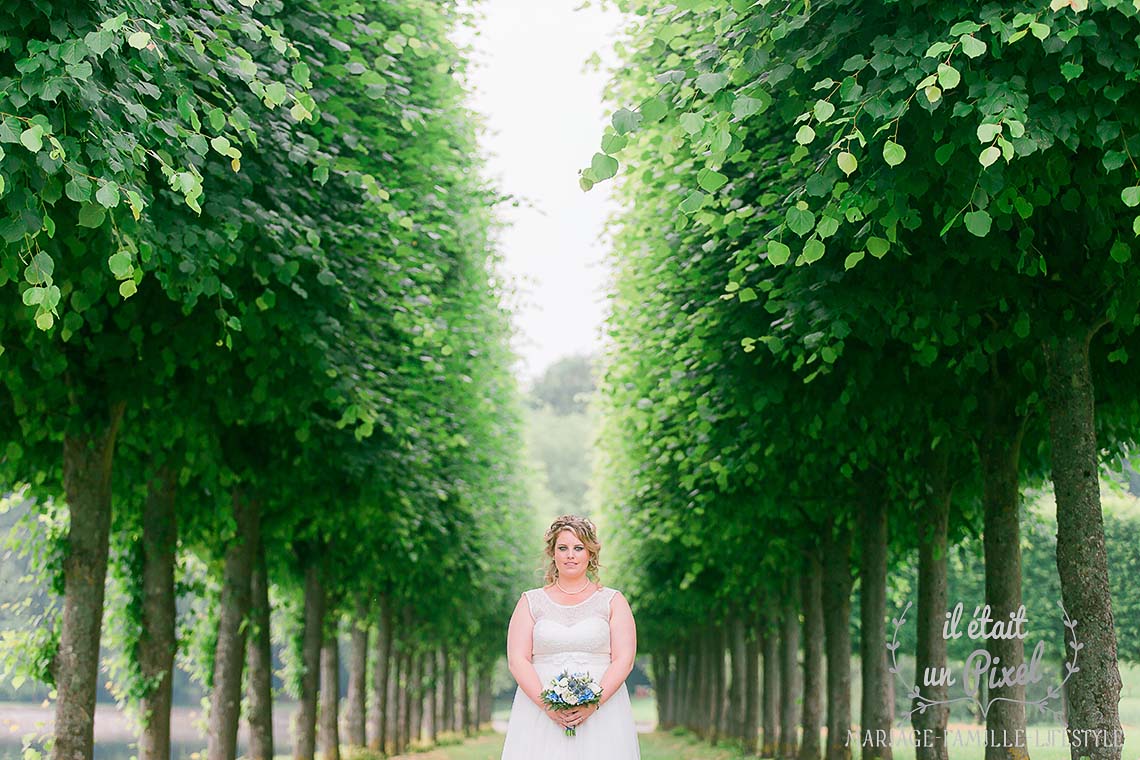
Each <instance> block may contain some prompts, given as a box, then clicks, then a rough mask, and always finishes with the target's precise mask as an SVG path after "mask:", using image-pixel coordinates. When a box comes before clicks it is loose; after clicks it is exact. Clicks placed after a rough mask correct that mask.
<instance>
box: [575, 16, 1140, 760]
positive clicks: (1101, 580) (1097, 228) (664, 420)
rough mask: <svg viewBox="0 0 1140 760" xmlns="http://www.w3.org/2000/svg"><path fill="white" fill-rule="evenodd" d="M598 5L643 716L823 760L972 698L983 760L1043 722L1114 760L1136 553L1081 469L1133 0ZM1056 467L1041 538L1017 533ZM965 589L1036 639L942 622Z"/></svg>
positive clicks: (602, 166)
mask: <svg viewBox="0 0 1140 760" xmlns="http://www.w3.org/2000/svg"><path fill="white" fill-rule="evenodd" d="M619 5H620V6H621V7H622V8H623V9H624V10H625V11H626V12H627V13H629V14H630V17H631V18H632V19H633V20H632V21H631V26H630V31H629V39H628V41H627V42H626V43H625V45H624V51H625V54H624V61H623V64H624V65H623V67H621V68H620V69H619V70H618V72H617V74H616V76H615V81H614V83H613V86H612V88H611V102H612V103H613V106H614V113H613V118H612V122H611V124H610V126H608V127H607V128H606V131H605V134H604V136H602V138H601V145H600V150H599V152H598V153H597V154H595V155H594V156H593V158H592V160H591V161H590V162H589V166H588V167H587V168H585V169H584V170H583V171H582V176H581V182H582V185H583V187H584V188H585V189H589V188H591V187H592V186H593V185H594V184H596V183H598V182H602V181H606V180H609V179H610V178H611V177H614V176H615V175H618V180H617V181H618V188H617V192H618V194H619V198H620V199H621V205H622V209H623V210H622V212H621V213H620V214H619V216H618V218H617V220H616V224H615V225H614V228H613V229H614V249H613V255H612V261H613V267H614V270H615V280H614V285H613V309H612V314H611V316H610V321H609V334H610V336H611V339H612V340H611V345H610V348H609V351H608V354H607V359H606V367H605V374H604V378H603V380H602V382H601V388H602V394H601V395H602V398H603V399H604V402H603V403H604V405H605V409H604V411H603V415H602V419H603V427H604V432H603V434H602V441H603V443H602V448H603V452H604V457H605V472H604V475H603V477H602V483H603V490H602V497H601V501H602V502H603V503H605V504H607V506H608V507H609V508H610V509H611V510H612V513H611V517H610V521H609V526H610V528H611V530H613V531H618V532H620V534H621V538H622V541H623V543H624V546H625V549H626V552H627V557H626V562H625V566H626V568H627V570H626V571H625V573H624V574H623V586H624V587H625V588H627V589H628V591H629V593H631V595H632V598H634V599H635V600H636V604H635V605H634V612H635V614H636V615H637V616H638V621H639V624H640V625H641V631H642V639H641V643H642V648H643V649H648V650H650V651H651V652H652V653H653V661H654V668H653V670H654V674H655V682H656V686H657V693H658V699H659V702H658V704H659V709H660V715H661V722H662V724H663V725H664V726H666V727H668V726H671V725H674V724H677V725H684V726H687V727H690V728H692V729H693V730H695V731H697V732H698V733H700V734H701V735H702V736H704V737H706V738H708V739H709V740H711V741H712V742H713V743H716V742H717V741H718V739H719V738H721V737H732V738H737V739H740V740H742V741H743V742H744V743H745V744H746V745H747V746H748V747H749V748H750V749H755V750H758V751H759V753H760V754H761V755H762V756H773V755H774V756H777V757H788V758H791V757H797V758H800V760H809V759H810V758H820V757H826V758H827V760H841V759H842V758H846V757H849V756H850V755H851V753H852V747H851V746H850V745H849V743H848V741H847V739H848V736H849V734H848V732H849V730H851V729H853V728H856V726H857V728H858V730H859V731H861V732H862V733H859V734H856V735H855V738H856V742H855V744H856V745H860V744H861V745H862V746H861V750H862V753H863V754H864V755H865V756H868V757H882V758H889V757H891V755H892V748H891V746H890V743H889V742H883V741H881V740H878V737H883V736H885V735H888V734H887V732H889V731H890V730H891V729H892V728H893V727H895V719H896V717H903V718H907V720H906V723H907V724H910V725H912V726H913V728H914V730H915V731H917V732H919V734H920V735H922V736H929V737H930V741H929V743H928V745H927V746H922V747H919V748H918V753H919V755H920V756H921V757H923V758H930V759H931V760H933V759H935V758H945V757H947V756H948V755H955V754H957V753H956V752H955V751H954V749H953V748H952V747H951V746H950V744H951V741H952V738H953V737H952V736H951V735H950V734H948V732H947V722H948V718H949V715H950V709H951V708H952V707H954V706H955V703H957V707H956V708H955V709H961V708H962V707H964V706H965V704H974V705H975V706H976V709H977V710H978V714H979V715H981V716H983V719H984V721H985V726H986V728H987V729H988V730H989V731H990V732H991V734H990V735H991V736H992V737H995V738H994V740H993V741H991V742H990V744H989V746H988V747H987V748H986V757H987V760H998V758H1009V759H1010V760H1022V758H1024V757H1026V756H1028V755H1030V754H1033V751H1032V748H1030V747H1027V746H1026V740H1025V739H1024V738H1022V739H1021V740H1020V741H1019V740H1018V738H1017V737H1018V736H1019V735H1020V736H1022V737H1024V734H1025V731H1026V729H1027V727H1028V724H1029V721H1030V720H1036V719H1039V718H1040V716H1041V715H1042V714H1047V715H1049V716H1051V717H1053V719H1054V722H1060V720H1061V719H1064V720H1065V721H1067V724H1068V727H1069V729H1071V731H1072V732H1073V733H1072V736H1073V737H1074V738H1075V740H1076V741H1079V742H1080V743H1079V744H1076V743H1075V744H1074V746H1073V747H1072V757H1073V759H1074V760H1076V758H1078V757H1081V756H1091V757H1093V758H1095V759H1096V760H1117V759H1118V758H1120V757H1121V752H1122V738H1123V735H1122V725H1121V720H1120V715H1119V708H1118V705H1119V703H1120V697H1121V678H1120V674H1119V668H1118V661H1119V659H1120V658H1121V657H1122V656H1123V657H1126V658H1128V659H1135V657H1136V649H1135V645H1136V636H1135V629H1134V628H1133V627H1132V622H1131V621H1132V619H1134V618H1133V617H1132V615H1131V614H1128V613H1127V611H1128V610H1134V609H1135V599H1136V591H1135V589H1134V588H1133V587H1132V585H1131V579H1130V577H1129V576H1130V573H1131V571H1132V570H1131V569H1132V568H1135V567H1136V551H1135V549H1134V548H1132V547H1131V546H1130V545H1129V537H1130V536H1132V535H1134V528H1133V525H1134V523H1133V522H1121V521H1119V520H1111V521H1109V522H1107V523H1106V521H1105V518H1104V517H1103V516H1102V509H1101V493H1100V482H1099V479H1098V472H1099V471H1100V466H1101V464H1102V463H1104V464H1108V465H1110V466H1111V465H1114V464H1118V461H1119V460H1118V457H1119V456H1121V455H1127V454H1128V452H1130V451H1131V450H1133V449H1134V442H1135V440H1136V437H1137V436H1136V434H1137V429H1138V423H1140V418H1138V417H1137V409H1138V405H1137V401H1138V400H1140V397H1138V395H1137V392H1136V388H1137V384H1136V376H1135V375H1136V373H1135V367H1136V361H1135V355H1136V350H1137V349H1136V337H1137V330H1136V327H1137V326H1138V325H1140V319H1138V317H1137V310H1138V306H1140V289H1138V288H1137V284H1138V283H1140V279H1138V278H1137V277H1136V276H1135V272H1134V270H1133V269H1132V267H1133V265H1134V264H1133V261H1134V255H1133V251H1134V250H1135V249H1136V242H1135V241H1136V234H1137V231H1138V230H1140V217H1136V214H1135V211H1134V207H1136V206H1137V205H1138V204H1140V186H1138V183H1140V174H1138V168H1137V164H1136V162H1135V156H1136V155H1137V151H1138V149H1140V130H1138V127H1140V110H1138V108H1140V100H1138V98H1140V90H1138V89H1137V86H1136V82H1135V71H1136V65H1137V63H1138V62H1140V48H1138V47H1137V43H1136V35H1137V32H1140V18H1138V10H1137V7H1136V5H1135V4H1133V3H1117V2H1111V1H1110V2H1096V1H1095V0H1094V1H1093V2H1086V0H1073V1H1071V2H1070V1H1069V0H1056V1H1055V2H1052V3H1050V2H1016V3H1001V4H980V5H979V4H977V3H956V2H940V3H922V2H900V3H894V2H892V3H874V2H872V3H866V2H847V1H845V0H838V1H836V2H815V1H812V2H807V1H802V2H777V3H747V2H727V3H712V2H703V1H702V0H685V1H684V2H677V3H675V4H672V5H670V6H662V5H661V4H657V3H647V2H644V1H643V0H628V1H627V2H620V3H619ZM619 173H620V174H619ZM1050 481H1051V485H1052V491H1053V493H1054V495H1055V502H1056V532H1055V537H1054V536H1049V535H1048V534H1045V535H1042V534H1041V533H1039V532H1036V531H1034V532H1032V533H1031V532H1029V531H1027V530H1026V528H1027V526H1026V525H1024V524H1023V522H1024V520H1025V518H1024V516H1023V513H1024V509H1023V505H1022V494H1023V492H1024V491H1025V490H1026V489H1027V488H1029V487H1037V488H1040V487H1041V486H1043V485H1045V484H1047V483H1049V482H1050ZM1133 519H1134V518H1133ZM957 547H969V549H970V550H971V553H972V552H973V551H974V550H977V551H979V552H980V553H981V554H982V555H983V559H984V568H985V572H984V577H983V578H982V583H981V587H979V588H970V587H969V584H966V583H964V582H963V581H965V580H966V578H964V577H962V576H961V575H955V574H954V573H953V572H952V570H951V565H950V560H951V557H952V556H953V554H952V552H954V553H957V552H956V549H957ZM1116 547H1119V548H1120V549H1122V550H1123V556H1121V555H1120V554H1116V555H1115V556H1113V551H1112V550H1113V548H1116ZM1031 555H1032V556H1031ZM1043 559H1044V560H1045V561H1042V560H1043ZM1110 571H1111V572H1110ZM888 581H890V582H888ZM892 597H893V598H892ZM888 599H889V600H890V601H889V602H888ZM905 602H910V603H911V607H910V612H909V616H908V618H907V625H908V626H910V629H909V630H910V631H911V633H908V634H904V636H903V638H902V639H901V640H899V639H898V638H897V637H896V636H895V633H896V631H895V629H896V627H900V625H901V624H899V623H898V619H899V618H900V617H901V615H902V611H903V609H904V603H905ZM957 602H962V603H963V604H964V607H965V610H964V615H965V618H964V621H963V622H962V623H961V625H962V630H963V631H964V630H965V629H966V626H967V625H969V624H970V623H971V621H972V620H973V619H974V616H975V615H977V614H978V613H977V612H975V610H980V609H981V607H982V605H983V604H984V605H988V606H989V611H990V615H991V618H992V620H993V621H1003V622H1004V624H1009V625H1011V626H1013V627H1012V628H1011V629H1010V633H1016V631H1017V630H1018V629H1021V630H1022V631H1023V632H1024V631H1025V630H1026V624H1027V625H1028V631H1031V632H1032V636H1029V638H1028V639H1027V638H1026V637H1025V635H1022V636H1018V635H995V636H984V635H982V634H981V633H980V632H979V633H978V634H977V635H975V633H970V634H969V637H968V638H967V637H966V636H965V635H963V633H962V632H961V631H960V632H959V633H958V636H959V637H961V638H960V639H959V638H957V637H955V636H954V633H953V629H952V628H950V629H944V623H946V622H947V621H946V618H945V615H946V614H948V613H950V612H951V610H952V609H953V607H954V606H955V605H956V603H957ZM1059 603H1063V609H1062V608H1061V607H1060V606H1059ZM1023 604H1025V605H1026V607H1027V609H1028V612H1027V613H1026V617H1027V620H1026V622H1025V623H1022V624H1020V625H1019V626H1018V625H1013V624H1012V623H1011V622H1010V621H1011V616H1013V617H1014V618H1016V617H1017V616H1018V615H1019V608H1020V607H1021V606H1022V605H1023ZM1114 607H1115V614H1114ZM972 613H973V614H972ZM1122 613H1124V614H1122ZM1070 623H1072V624H1073V625H1071V626H1070V625H1069V624H1070ZM977 630H978V631H982V630H990V628H989V627H987V628H985V629H977ZM914 631H917V632H916V633H915V632H914ZM944 631H948V633H946V634H944ZM1045 632H1049V633H1050V635H1049V637H1048V638H1049V639H1050V643H1049V645H1048V646H1049V653H1048V655H1047V657H1048V659H1049V661H1050V662H1052V663H1056V668H1057V670H1055V671H1053V674H1052V675H1054V676H1055V677H1051V678H1050V679H1049V680H1048V681H1046V680H1042V676H1041V675H1040V674H1037V673H1036V672H1035V675H1037V678H1036V679H1034V678H1032V677H1030V676H1028V675H1025V673H1026V671H1035V669H1034V666H1033V664H1032V663H1033V657H1034V649H1035V645H1036V643H1037V641H1038V640H1044V638H1043V634H1044V633H1045ZM999 633H1005V631H1004V630H1002V631H999ZM1061 634H1064V636H1063V637H1062V635H1061ZM892 641H893V642H894V644H893V646H892V647H891V648H888V646H887V644H888V642H892ZM973 649H980V650H982V651H981V653H980V654H979V655H978V659H976V660H975V662H983V663H985V664H986V665H988V666H992V667H984V668H982V673H981V678H976V679H974V682H970V681H966V683H963V681H965V680H966V676H965V674H964V673H963V671H962V661H963V660H964V659H965V658H966V657H967V656H969V655H970V653H971V650H973ZM801 652H802V654H801ZM852 653H857V656H858V659H857V665H858V669H857V670H858V673H859V676H860V680H859V684H860V688H861V693H860V694H859V695H858V696H859V698H860V699H859V714H858V715H855V714H853V712H854V711H853V707H852V696H853V695H852V691H853V678H854V677H855V668H853V663H852V657H851V655H852ZM902 654H906V655H910V656H912V657H913V661H914V665H913V670H912V671H911V673H910V674H908V675H906V677H904V674H902V673H895V672H894V669H895V666H896V662H897V657H898V656H899V655H902ZM761 661H762V662H763V668H762V675H761V669H760V668H759V665H758V663H759V662H761ZM1019 668H1020V675H1019ZM1070 668H1071V670H1070ZM951 671H952V672H953V673H954V674H956V677H955V679H954V681H953V682H951V680H950V679H948V678H941V677H939V675H938V674H940V673H943V672H945V673H947V674H949V673H950V672H951ZM928 673H929V674H931V677H930V678H929V679H927V678H925V676H926V674H928ZM991 674H992V678H991V677H990V676H991ZM977 681H981V682H983V683H982V685H981V686H980V687H977V684H976V682H977ZM761 682H762V686H760V684H761ZM1027 682H1028V683H1027ZM971 683H972V684H973V685H971ZM1062 683H1063V686H1062ZM963 686H966V688H965V689H963ZM1050 686H1051V687H1052V688H1050ZM758 687H759V688H758ZM912 689H913V691H912ZM897 692H901V694H898V693H897ZM761 726H762V728H763V730H762V732H761V731H759V730H758V729H759V728H760V727H761ZM821 727H826V729H827V730H826V734H825V736H826V739H825V744H824V745H823V746H820V744H819V743H818V741H817V737H818V736H819V735H820V733H819V729H820V728H821ZM1019 732H1020V733H1019ZM758 736H762V737H763V741H762V744H761V745H760V746H759V747H757V746H756V742H757V739H758ZM1003 737H1008V738H1003ZM801 742H802V743H801Z"/></svg>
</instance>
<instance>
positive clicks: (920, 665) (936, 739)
mask: <svg viewBox="0 0 1140 760" xmlns="http://www.w3.org/2000/svg"><path fill="white" fill-rule="evenodd" d="M949 451H950V447H949V446H947V445H943V446H942V447H941V449H940V451H939V452H937V453H936V454H935V459H934V463H933V465H932V467H931V471H930V479H929V482H928V492H927V495H926V500H925V504H924V505H923V507H922V508H921V509H920V510H919V513H918V521H919V542H918V631H917V636H918V641H917V646H916V648H915V667H914V680H915V684H916V685H917V686H918V689H919V694H921V696H922V697H924V698H925V699H926V700H929V701H931V702H944V701H946V700H947V699H948V698H949V694H950V686H949V685H948V684H947V683H946V679H944V678H943V677H942V675H941V674H943V673H946V674H948V673H949V666H948V664H947V660H946V639H945V638H944V637H943V636H942V623H943V620H944V616H945V613H946V611H947V605H948V603H949V601H948V594H949V591H948V589H949V581H948V578H947V574H946V567H947V566H946V560H947V553H948V541H947V531H948V529H949V523H950V496H951V486H950V479H949V474H948V472H947V465H948V455H949ZM927 674H929V675H927ZM919 704H920V701H919V700H915V701H914V703H913V704H912V708H917V707H918V705H919ZM949 718H950V707H949V706H948V705H934V706H931V707H927V708H926V709H925V710H924V711H921V712H917V711H916V712H915V713H914V714H913V715H912V716H911V725H912V726H913V727H914V730H915V732H916V733H917V734H918V736H919V737H920V738H921V739H922V740H921V741H919V742H917V743H916V747H915V757H916V760H949V753H948V751H947V749H946V723H947V721H948V720H949Z"/></svg>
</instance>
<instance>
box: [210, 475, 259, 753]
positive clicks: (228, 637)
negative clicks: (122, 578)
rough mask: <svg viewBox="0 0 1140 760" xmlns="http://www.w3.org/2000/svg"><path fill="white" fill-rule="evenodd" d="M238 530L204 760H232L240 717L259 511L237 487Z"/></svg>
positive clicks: (225, 580)
mask: <svg viewBox="0 0 1140 760" xmlns="http://www.w3.org/2000/svg"><path fill="white" fill-rule="evenodd" d="M232 502H233V516H234V522H235V523H236V525H237V532H236V533H235V535H234V539H233V542H232V543H230V545H229V546H227V547H226V554H225V561H224V565H223V570H222V598H221V601H220V602H219V607H220V609H221V615H220V616H219V620H218V641H217V644H216V646H215V647H214V688H213V691H211V692H210V720H209V726H208V733H207V743H206V756H207V758H208V760H234V758H235V757H236V756H237V733H238V721H239V719H240V718H241V687H242V684H241V675H242V669H243V668H244V666H245V636H246V627H247V626H246V625H245V623H246V620H247V619H248V616H249V612H250V602H251V599H252V595H251V593H252V590H251V586H250V577H251V576H252V574H253V556H254V550H255V548H256V546H257V543H258V541H259V536H258V534H259V520H258V507H257V504H255V503H254V502H253V501H251V500H250V499H249V498H247V497H246V496H245V494H243V493H242V492H241V491H240V490H239V489H235V490H234V492H233V496H232Z"/></svg>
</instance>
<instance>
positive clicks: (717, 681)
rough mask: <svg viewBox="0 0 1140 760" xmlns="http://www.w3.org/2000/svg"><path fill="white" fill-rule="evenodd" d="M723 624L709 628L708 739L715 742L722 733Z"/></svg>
mask: <svg viewBox="0 0 1140 760" xmlns="http://www.w3.org/2000/svg"><path fill="white" fill-rule="evenodd" d="M726 643H727V642H726V640H725V636H724V626H723V625H720V624H718V625H716V626H715V627H713V628H712V629H710V630H709V661H710V663H711V665H712V704H711V705H710V707H711V712H710V713H709V718H710V723H711V725H710V726H709V741H710V742H711V743H713V744H716V743H717V742H718V741H719V740H720V737H721V735H722V728H723V726H722V723H723V720H724V692H725V678H724V650H725V644H726Z"/></svg>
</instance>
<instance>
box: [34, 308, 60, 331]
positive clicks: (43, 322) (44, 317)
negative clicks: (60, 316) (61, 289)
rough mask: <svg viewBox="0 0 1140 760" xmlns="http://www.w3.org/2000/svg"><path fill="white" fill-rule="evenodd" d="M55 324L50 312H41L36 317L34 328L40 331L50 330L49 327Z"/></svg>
mask: <svg viewBox="0 0 1140 760" xmlns="http://www.w3.org/2000/svg"><path fill="white" fill-rule="evenodd" d="M54 324H55V317H54V316H53V315H52V313H51V312H50V311H41V312H40V313H39V314H37V315H36V327H38V328H40V329H41V330H45V331H46V330H50V329H51V326H52V325H54Z"/></svg>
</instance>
